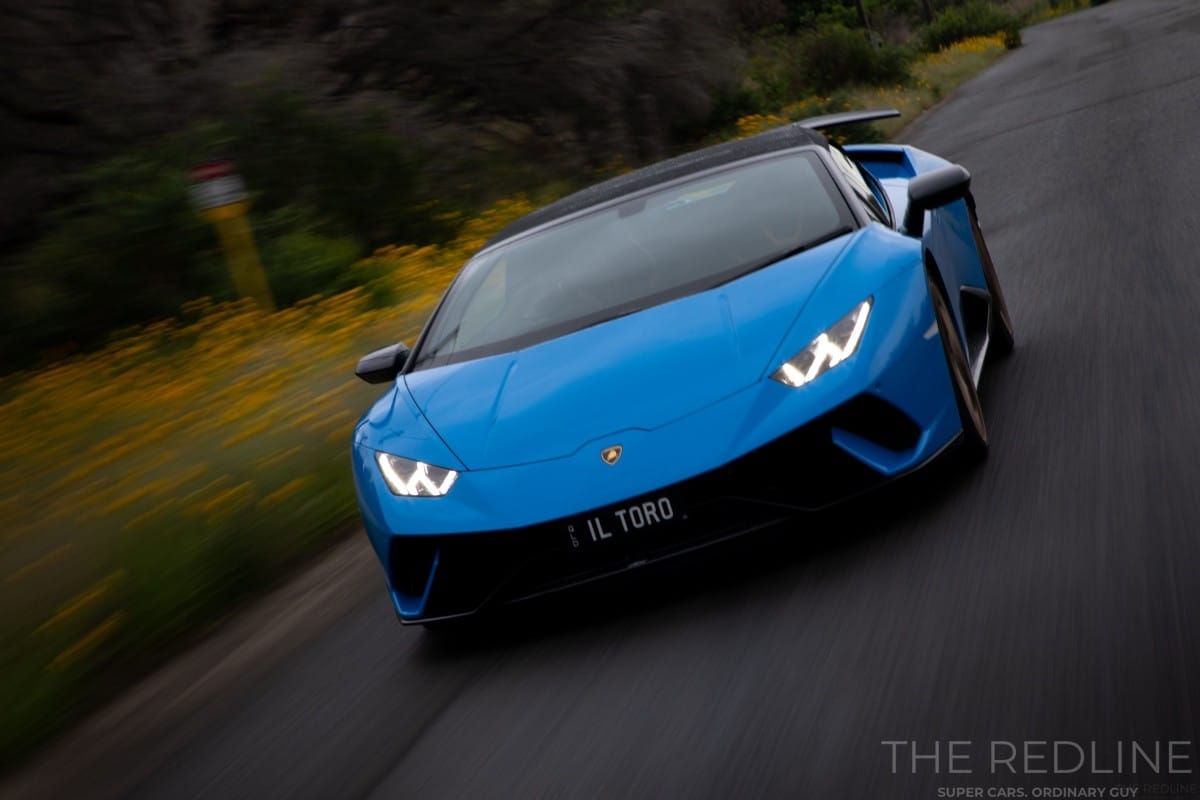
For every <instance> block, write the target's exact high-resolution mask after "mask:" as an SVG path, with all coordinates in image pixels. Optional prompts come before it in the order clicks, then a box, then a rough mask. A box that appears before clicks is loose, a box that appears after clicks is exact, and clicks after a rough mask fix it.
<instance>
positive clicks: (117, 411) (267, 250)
mask: <svg viewBox="0 0 1200 800" xmlns="http://www.w3.org/2000/svg"><path fill="white" fill-rule="evenodd" d="M929 5H930V6H931V7H932V9H933V10H934V15H933V19H932V23H926V22H925V21H924V7H925V3H924V0H864V2H863V4H862V11H864V12H865V14H866V16H867V21H868V23H869V25H870V28H869V31H868V29H866V28H864V26H863V20H862V15H861V14H860V9H859V8H858V7H857V6H856V4H854V3H848V4H839V3H836V2H824V1H823V0H813V1H812V2H800V1H798V2H774V1H773V0H738V1H737V2H734V3H733V4H732V8H733V11H731V12H730V13H734V12H736V19H737V20H738V21H739V22H738V26H737V27H736V28H735V33H734V34H731V35H733V36H735V44H736V54H737V55H738V59H737V70H736V71H735V72H733V73H731V74H732V76H733V79H732V80H731V81H727V82H721V81H717V82H714V83H712V84H711V86H709V87H708V88H707V89H706V90H705V91H708V92H710V94H709V95H707V96H708V98H709V102H708V103H707V105H705V104H699V105H698V106H697V108H700V109H701V110H702V111H703V113H700V114H699V115H698V116H697V115H692V116H690V117H689V116H688V115H687V114H683V115H682V116H681V117H680V118H679V119H678V120H672V123H671V124H670V125H665V126H664V125H654V126H648V127H641V128H639V127H638V125H636V124H633V123H629V126H631V129H633V130H634V132H633V133H630V134H629V136H628V137H624V138H623V137H621V136H615V135H614V137H613V141H612V142H611V143H610V144H611V146H603V142H600V143H599V144H598V141H599V140H597V139H595V138H589V137H587V136H586V135H583V134H571V133H567V132H564V131H566V130H567V128H569V126H566V127H559V128H557V129H555V128H553V126H550V128H548V129H547V130H548V131H549V133H538V132H537V130H536V128H537V126H536V125H533V124H531V123H529V122H528V120H526V121H523V122H517V121H514V120H507V121H505V120H499V119H498V118H491V119H490V120H489V121H488V122H487V123H486V125H487V126H490V128H489V130H492V131H493V132H494V131H497V130H498V131H500V132H501V133H500V134H496V135H493V133H489V134H488V135H487V136H483V137H482V138H481V141H482V142H484V143H483V144H479V143H477V144H478V146H475V147H472V146H462V147H457V146H456V147H457V149H454V148H451V149H452V150H453V152H452V153H450V154H449V155H447V153H446V152H445V150H444V149H439V148H438V146H437V137H436V136H434V137H432V138H422V137H405V136H403V135H401V134H400V133H398V131H399V130H401V129H399V128H397V124H396V118H395V116H394V110H389V108H388V107H387V106H386V104H383V105H367V106H362V107H357V108H353V109H352V108H349V107H338V106H336V105H334V106H331V105H329V104H322V103H317V102H314V101H313V100H312V99H311V97H309V96H308V95H306V94H305V92H303V91H301V90H300V89H297V88H296V87H295V86H292V85H290V84H289V83H288V82H287V81H286V80H285V79H283V78H278V77H277V78H274V79H272V80H269V81H266V82H264V83H260V84H258V85H256V86H254V87H250V88H242V89H239V90H238V91H237V92H236V93H235V95H234V100H233V101H231V103H230V105H229V106H228V108H227V109H226V110H225V111H224V112H223V113H221V114H217V115H213V116H208V117H205V118H203V119H199V120H195V121H191V122H189V123H187V124H186V125H183V126H181V127H180V128H178V129H177V130H173V131H170V132H168V133H165V134H163V135H161V136H156V137H154V138H152V139H148V140H146V141H145V142H142V143H141V144H139V145H138V146H137V147H136V148H128V149H120V150H119V152H115V153H112V154H109V155H107V156H105V157H103V158H99V159H97V160H96V161H95V162H94V163H92V164H90V165H89V166H88V167H87V168H86V169H84V170H82V171H81V172H79V173H78V174H76V175H75V176H74V177H72V179H71V181H70V186H71V189H70V191H69V192H68V193H67V195H66V199H65V200H63V201H62V202H61V203H60V205H59V206H58V208H57V209H56V210H54V211H53V212H52V213H50V214H48V215H45V216H44V217H43V218H42V219H41V220H40V221H39V222H38V223H37V226H36V229H37V230H36V234H35V235H32V236H29V237H26V238H25V239H24V240H22V242H21V244H20V246H19V247H14V248H10V252H9V254H8V256H7V259H6V262H5V265H4V271H3V273H2V274H0V283H2V285H0V314H3V319H4V320H5V324H4V326H3V329H2V330H0V337H2V338H0V357H2V358H3V361H2V362H0V363H3V364H4V365H5V366H6V367H7V370H6V371H8V372H9V373H10V374H8V375H7V376H6V377H2V378H0V480H3V482H4V485H5V486H6V487H7V488H6V492H5V494H4V495H3V496H2V497H0V676H2V677H0V709H3V711H2V712H0V768H5V767H11V766H12V765H14V764H15V763H16V762H17V760H18V758H19V757H21V756H23V755H25V754H27V753H28V752H29V751H30V750H31V749H32V748H33V747H35V746H36V745H38V744H40V743H42V742H44V741H45V740H46V739H47V738H48V737H49V736H51V735H53V734H54V733H55V732H57V731H59V730H61V729H62V728H63V727H64V726H65V725H67V724H69V723H70V722H71V721H73V720H75V719H77V718H78V717H79V716H80V714H82V713H83V712H85V711H86V710H87V709H89V708H91V707H94V706H95V704H96V703H98V702H100V701H101V700H103V699H104V698H105V697H109V696H111V695H112V694H113V693H114V692H115V691H117V690H118V689H119V688H120V687H121V686H122V685H123V684H125V683H127V682H128V681H129V680H130V679H131V678H132V677H133V676H136V675H138V674H142V673H144V672H145V671H146V670H147V669H149V668H151V667H152V666H153V665H154V664H155V663H157V662H159V661H161V660H162V659H163V658H165V657H166V656H167V655H169V654H170V653H171V652H173V651H174V650H176V649H178V648H179V647H181V646H183V644H185V643H186V642H187V641H189V640H190V639H192V638H194V637H195V636H196V635H198V634H199V633H202V632H203V631H204V630H206V629H207V628H208V627H209V626H211V625H212V624H214V623H215V622H217V621H218V620H219V619H220V618H221V616H222V615H223V614H225V613H227V612H229V611H230V610H232V609H233V608H234V607H235V606H236V605H237V603H239V602H240V601H242V600H244V599H245V598H246V597H248V596H250V595H252V594H253V593H255V592H257V591H261V589H262V588H263V587H264V586H268V585H271V584H272V583H274V582H277V581H278V580H280V576H281V575H282V574H284V573H285V571H286V568H287V567H288V566H289V565H292V564H295V563H297V562H298V561H300V560H302V559H303V558H305V557H306V556H310V555H311V554H312V553H314V552H315V551H317V550H318V549H319V548H321V547H322V546H325V545H327V544H328V543H329V542H331V541H333V540H334V539H336V538H337V537H338V536H339V535H340V534H341V533H342V532H344V531H348V530H350V529H352V528H353V526H354V522H355V519H356V509H355V504H354V498H353V488H352V485H351V480H350V472H349V458H348V455H349V454H348V448H347V442H348V439H349V433H350V429H351V427H352V425H353V421H354V420H355V418H356V417H357V416H358V414H360V413H361V412H362V410H363V409H365V408H366V407H367V406H368V405H369V404H370V403H371V402H372V400H373V399H374V398H376V397H378V395H379V389H378V387H370V386H367V385H364V384H360V383H358V382H356V381H355V379H354V378H353V375H352V369H353V365H354V362H355V359H356V358H357V357H358V355H360V354H361V353H363V352H365V351H367V350H369V349H372V348H374V347H378V346H382V345H384V344H388V343H391V342H393V341H397V340H404V339H406V340H408V341H410V342H411V341H412V339H413V338H414V336H415V334H416V332H417V330H418V328H419V326H420V325H421V324H422V322H423V321H424V318H425V316H426V315H427V314H428V311H429V309H430V306H431V305H432V303H433V302H434V300H435V299H436V297H437V295H438V294H439V293H440V291H441V289H442V288H443V287H444V285H445V284H446V283H447V282H448V281H449V280H450V278H451V277H452V276H453V274H454V273H455V271H456V270H457V269H458V268H459V266H461V264H462V263H463V262H464V261H465V260H466V258H468V257H469V255H470V254H471V253H472V252H473V251H474V250H475V249H477V248H478V247H479V246H481V245H482V243H483V242H484V241H485V240H486V238H487V237H488V236H489V235H490V234H491V233H492V232H494V231H495V230H497V229H499V228H500V227H501V226H503V224H505V223H506V222H507V221H509V220H511V219H514V218H515V217H517V216H520V215H521V214H524V213H527V212H528V211H530V210H532V209H533V208H534V207H535V206H536V205H538V204H540V203H542V202H544V201H546V200H549V199H551V198H552V197H554V196H556V195H560V194H562V193H563V192H565V191H567V190H569V189H571V188H574V187H575V186H578V185H581V184H584V183H588V182H591V181H593V180H595V179H597V178H599V177H603V176H604V175H606V174H609V173H612V172H614V171H617V170H620V169H623V168H625V167H626V166H630V165H633V164H636V163H637V162H638V161H639V160H644V159H646V158H653V157H655V156H658V155H663V154H666V153H669V152H671V151H673V150H675V149H678V148H681V147H686V146H691V145H695V144H697V143H701V142H706V141H713V140H717V139H723V138H728V137H731V136H741V135H750V134H752V133H755V132H758V131H759V130H764V129H766V128H769V127H772V126H774V125H778V124H782V123H784V122H786V121H788V120H793V119H800V118H803V117H805V116H810V115H814V114H819V113H824V112H827V111H831V110H840V109H844V108H848V107H878V106H894V107H896V108H899V109H901V110H902V111H903V112H904V115H905V116H904V120H905V121H906V120H908V119H911V117H912V116H915V115H916V114H917V113H919V112H920V111H921V110H922V109H924V108H926V107H928V106H929V105H932V104H933V103H935V102H937V100H938V99H939V98H940V97H941V96H943V94H945V93H946V92H949V91H950V90H951V89H953V88H954V87H955V86H956V85H958V84H959V83H961V82H962V81H963V80H965V79H967V78H968V77H970V76H971V75H973V74H975V73H976V72H978V71H979V70H980V69H982V68H983V67H984V66H986V65H987V64H988V63H991V61H993V60H995V59H996V58H998V57H999V56H1000V55H1002V53H1003V52H1004V49H1005V48H1006V47H1013V46H1016V45H1017V44H1018V43H1019V36H1020V26H1019V23H1020V21H1022V20H1035V19H1036V20H1041V19H1045V18H1048V16H1051V15H1053V14H1056V13H1063V12H1065V11H1067V10H1070V9H1072V8H1075V7H1081V6H1082V5H1083V3H1081V2H1078V0H1076V2H1074V3H1072V2H1070V0H1059V2H1050V1H1049V0H1042V1H1041V2H1024V3H1017V2H1012V3H1004V4H1001V3H987V2H983V1H982V0H969V2H965V3H961V4H951V3H949V2H946V3H943V2H937V0H931V2H930V3H929ZM603 8H604V9H607V10H606V11H604V12H603V13H601V12H599V11H595V10H593V11H592V12H589V13H593V14H598V15H599V20H598V23H603V24H614V23H613V22H612V20H613V18H616V19H618V20H620V19H624V17H622V16H621V15H628V14H634V15H636V14H642V13H644V12H646V11H647V10H649V11H655V12H662V13H667V12H668V11H669V9H670V8H671V6H669V4H659V3H654V2H628V1H626V2H620V3H615V2H614V3H611V4H606V5H604V6H603ZM605 15H609V16H605ZM639 18H640V17H639ZM714 35H715V34H714ZM463 102H466V101H464V100H462V99H461V97H458V98H455V99H454V100H453V101H452V102H451V106H453V107H456V108H459V110H460V111H462V112H463V113H465V114H468V116H470V115H471V114H474V113H476V111H477V110H478V109H477V107H473V108H474V110H471V109H466V110H464V109H463V107H461V106H455V104H456V103H463ZM604 102H605V103H613V102H617V101H613V100H611V98H610V99H609V100H605V101H604ZM617 105H618V106H619V105H620V103H619V102H617ZM636 105H637V104H636V103H634V106H636ZM646 108H649V105H646ZM643 110H645V109H643ZM446 113H450V112H446ZM629 113H630V114H636V113H638V112H637V108H636V107H635V108H631V109H630V110H629ZM681 113H682V112H681ZM552 116H553V115H551V117H552ZM479 124H480V125H483V124H484V123H482V122H480V123H479ZM899 124H900V123H899V122H894V121H888V122H887V123H885V124H883V125H881V126H879V127H878V128H872V129H864V130H859V131H854V132H851V134H850V135H852V136H855V137H857V138H884V137H887V136H890V135H892V134H893V133H895V132H896V131H897V130H898V127H899ZM437 130H441V129H440V128H438V129H437ZM555 131H557V132H555ZM638 131H640V132H638ZM655 131H657V133H655ZM446 135H447V137H449V139H451V140H453V141H455V142H457V143H459V144H461V143H462V141H463V140H462V139H460V138H456V137H460V136H461V131H460V132H458V133H455V132H453V131H450V132H447V133H446ZM656 137H658V138H656ZM497 142H499V143H497ZM547 142H554V143H557V144H554V145H548V144H547ZM214 155H219V156H227V157H231V158H233V159H235V160H236V162H237V163H238V165H239V169H240V170H241V172H242V174H243V175H244V176H245V178H246V182H247V184H248V186H249V187H250V189H251V191H252V194H253V208H252V219H253V224H254V229H255V234H256V237H257V239H258V242H259V245H260V249H261V250H262V255H263V261H264V263H265V265H266V267H267V270H268V272H269V276H270V280H271V284H272V288H273V290H274V292H275V294H276V298H277V300H278V301H279V302H280V305H281V310H280V311H278V312H276V313H274V314H265V313H263V312H261V311H259V310H257V309H256V308H254V307H253V306H252V305H250V304H248V303H247V302H238V301H236V300H235V298H233V297H232V294H231V290H230V288H229V287H228V285H227V280H228V278H227V275H226V272H225V268H224V265H223V263H222V261H221V258H220V254H219V252H218V250H217V244H216V241H215V238H214V236H213V234H212V232H211V230H210V229H209V228H208V227H207V225H206V224H205V223H202V222H201V221H199V220H198V219H197V218H196V216H195V214H194V212H193V211H192V210H191V209H190V208H189V206H188V202H187V196H186V193H187V185H186V170H187V167H188V166H190V165H191V164H193V163H195V162H197V161H201V160H204V159H207V158H210V157H212V156H214ZM523 165H531V166H523ZM14 369H15V370H17V371H13V370H14Z"/></svg>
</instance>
